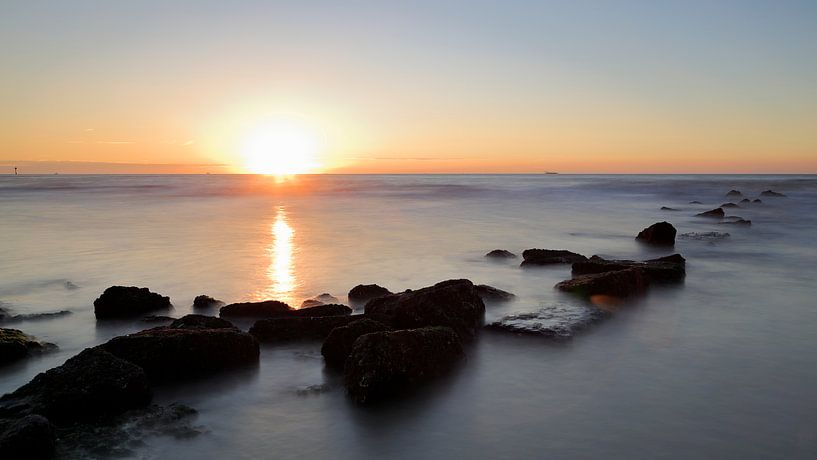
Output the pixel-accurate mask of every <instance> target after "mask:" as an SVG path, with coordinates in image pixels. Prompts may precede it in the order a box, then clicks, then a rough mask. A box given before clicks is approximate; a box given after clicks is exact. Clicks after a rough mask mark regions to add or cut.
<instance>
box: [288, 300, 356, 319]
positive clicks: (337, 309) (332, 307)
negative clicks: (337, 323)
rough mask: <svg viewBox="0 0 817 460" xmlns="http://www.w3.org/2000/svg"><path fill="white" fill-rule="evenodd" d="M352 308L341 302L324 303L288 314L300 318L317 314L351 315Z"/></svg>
mask: <svg viewBox="0 0 817 460" xmlns="http://www.w3.org/2000/svg"><path fill="white" fill-rule="evenodd" d="M351 314H352V309H351V308H349V307H347V306H346V305H340V304H336V303H334V304H322V305H316V306H314V307H309V308H301V309H300V310H292V312H290V314H288V315H286V316H293V317H299V318H305V317H317V316H340V315H351Z"/></svg>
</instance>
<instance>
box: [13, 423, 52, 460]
mask: <svg viewBox="0 0 817 460" xmlns="http://www.w3.org/2000/svg"><path fill="white" fill-rule="evenodd" d="M55 442H56V435H55V433H54V427H53V426H52V425H51V422H49V421H48V419H47V418H45V417H43V416H41V415H27V416H25V417H23V418H21V419H18V420H13V421H9V422H8V423H2V422H1V421H0V458H7V459H10V460H11V459H32V460H38V459H48V458H51V456H52V455H54V444H55Z"/></svg>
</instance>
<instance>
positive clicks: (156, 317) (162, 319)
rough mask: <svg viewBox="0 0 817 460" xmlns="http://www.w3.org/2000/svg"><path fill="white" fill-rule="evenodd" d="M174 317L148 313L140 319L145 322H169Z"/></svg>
mask: <svg viewBox="0 0 817 460" xmlns="http://www.w3.org/2000/svg"><path fill="white" fill-rule="evenodd" d="M175 319H176V318H173V317H171V316H163V315H148V316H145V317H143V318H142V321H143V322H145V323H170V322H171V321H174V320H175Z"/></svg>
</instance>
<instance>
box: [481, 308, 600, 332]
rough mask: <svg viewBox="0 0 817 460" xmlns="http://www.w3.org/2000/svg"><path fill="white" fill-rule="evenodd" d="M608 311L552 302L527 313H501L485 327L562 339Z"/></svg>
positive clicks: (598, 318)
mask: <svg viewBox="0 0 817 460" xmlns="http://www.w3.org/2000/svg"><path fill="white" fill-rule="evenodd" d="M609 315H610V314H609V313H608V312H606V311H604V310H600V309H598V308H595V307H585V306H567V305H553V306H550V307H547V308H542V309H540V310H538V311H535V312H531V313H519V314H515V315H509V316H505V317H503V318H502V319H500V320H499V321H495V322H493V323H491V324H489V325H487V326H485V327H486V328H487V329H490V330H495V331H503V332H512V333H516V334H525V335H537V336H542V337H545V338H549V339H554V340H564V339H569V338H571V337H573V335H574V334H575V333H576V332H578V331H580V330H582V329H585V328H586V327H588V326H590V325H591V324H593V323H595V322H597V321H600V320H602V319H604V318H606V317H608V316H609Z"/></svg>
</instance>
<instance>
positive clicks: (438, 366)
mask: <svg viewBox="0 0 817 460" xmlns="http://www.w3.org/2000/svg"><path fill="white" fill-rule="evenodd" d="M464 358H465V353H464V351H463V348H462V344H461V343H460V340H459V337H458V336H457V334H456V333H455V332H454V331H453V330H452V329H450V328H445V327H425V328H420V329H411V330H401V331H394V332H374V333H370V334H366V335H363V336H361V337H360V338H358V339H357V341H356V342H355V343H354V346H353V347H352V351H351V353H350V355H349V357H348V359H347V360H346V365H345V368H344V382H345V384H346V389H347V392H348V393H349V395H350V397H351V398H352V399H353V400H355V401H356V402H358V403H361V404H367V403H373V402H376V401H380V400H383V399H387V398H389V397H392V396H395V395H398V394H400V393H403V392H404V391H406V390H408V389H411V388H413V387H415V386H417V385H419V384H422V383H425V382H428V381H430V380H433V379H435V378H437V377H439V376H441V375H443V374H445V373H447V372H449V371H450V370H451V369H452V368H453V367H454V366H455V365H456V364H457V363H458V362H460V361H462V360H463V359H464Z"/></svg>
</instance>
